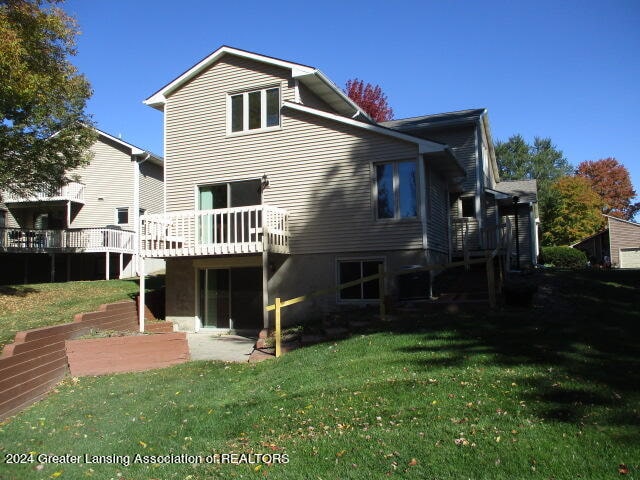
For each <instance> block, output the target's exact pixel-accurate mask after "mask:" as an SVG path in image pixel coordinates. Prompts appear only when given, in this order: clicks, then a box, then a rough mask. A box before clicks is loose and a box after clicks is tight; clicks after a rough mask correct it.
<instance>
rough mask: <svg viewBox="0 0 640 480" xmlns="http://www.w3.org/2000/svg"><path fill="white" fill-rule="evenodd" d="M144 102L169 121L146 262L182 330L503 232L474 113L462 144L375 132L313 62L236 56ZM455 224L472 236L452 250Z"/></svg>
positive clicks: (253, 318)
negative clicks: (162, 282)
mask: <svg viewBox="0 0 640 480" xmlns="http://www.w3.org/2000/svg"><path fill="white" fill-rule="evenodd" d="M145 103H146V104H148V105H150V106H152V107H154V108H156V109H158V110H160V111H162V112H164V125H165V128H164V131H165V187H166V189H165V191H166V203H165V208H166V210H165V213H164V214H163V215H144V216H143V217H142V227H141V241H142V246H141V254H142V255H143V256H144V257H151V258H165V259H166V261H167V276H166V287H167V291H166V295H167V302H166V308H167V319H168V320H172V321H173V322H175V323H176V324H178V326H179V328H181V329H184V330H199V329H200V328H221V329H228V328H233V329H240V330H243V329H250V330H254V331H255V330H259V329H261V328H263V327H267V326H268V321H267V318H268V317H267V314H266V312H265V306H266V305H268V304H269V303H272V302H273V301H274V298H275V297H282V298H290V297H292V296H297V295H303V294H305V293H309V292H311V291H313V290H317V289H323V288H327V287H331V286H336V285H337V284H339V283H343V282H347V281H351V280H355V279H358V278H362V277H364V276H367V275H370V274H372V273H375V272H377V269H378V266H379V265H383V266H384V268H385V269H386V270H387V271H395V270H400V269H402V268H405V267H407V266H409V265H416V264H418V265H425V264H430V263H443V262H447V261H449V260H450V259H451V258H452V257H453V256H457V255H458V254H460V255H461V254H462V252H463V250H464V251H466V252H467V253H468V254H469V255H470V254H471V252H473V254H478V255H485V253H486V250H487V249H493V248H495V247H496V245H497V242H498V239H499V238H500V235H501V234H504V233H505V227H504V225H503V223H501V218H500V215H499V212H498V207H497V204H498V203H499V202H498V200H495V197H500V198H501V199H505V198H506V199H507V200H506V201H507V203H508V202H511V197H509V196H508V195H507V194H503V193H501V192H497V193H494V192H493V191H490V190H489V189H490V188H494V187H495V184H496V181H497V180H496V179H497V166H496V163H495V156H494V154H493V148H492V143H491V139H490V135H489V132H488V120H487V118H486V112H485V111H484V110H481V111H477V112H478V113H477V114H475V113H474V115H475V116H474V119H473V120H472V121H471V122H470V123H469V126H467V125H466V123H465V125H464V128H463V130H464V132H463V133H461V134H460V135H459V136H455V135H451V136H446V135H445V136H443V137H442V138H440V137H438V136H437V135H435V134H433V132H429V133H428V134H427V133H425V135H424V136H422V135H418V134H417V133H416V132H415V131H405V130H404V128H403V125H400V124H399V123H398V122H395V123H394V122H390V123H387V124H383V125H379V124H376V123H375V122H374V121H373V120H371V119H370V118H369V117H368V115H366V114H365V113H364V112H363V111H362V110H361V109H360V108H359V107H358V106H357V105H356V104H354V103H353V102H352V101H351V100H350V99H349V98H348V97H346V95H345V94H344V93H343V92H342V91H341V90H340V89H339V88H338V87H337V86H336V85H334V84H333V83H332V82H331V81H330V80H329V79H328V78H327V77H326V76H325V75H324V74H323V73H322V72H320V71H319V70H317V69H315V68H313V67H309V66H306V65H301V64H297V63H292V62H287V61H284V60H279V59H275V58H272V57H267V56H263V55H258V54H255V53H251V52H247V51H243V50H238V49H234V48H230V47H221V48H220V49H218V50H216V51H215V52H213V53H212V54H211V55H209V56H208V57H206V58H205V59H203V60H202V61H201V62H199V63H198V64H196V65H195V66H193V67H192V68H190V69H189V70H187V71H186V72H185V73H184V74H182V75H181V76H180V77H178V78H176V79H175V80H173V81H172V82H170V83H169V84H167V85H166V86H164V87H163V88H162V89H160V90H159V91H158V92H156V93H154V94H153V95H152V96H151V97H149V98H148V99H147V100H146V101H145ZM474 112H476V111H474ZM463 113H464V112H463ZM447 115H455V114H447ZM389 127H393V128H389ZM443 128H444V126H443ZM455 128H457V127H455ZM461 128H462V127H461ZM469 135H470V136H469ZM452 137H453V138H452ZM450 195H451V196H450ZM503 197H504V198H503ZM467 198H471V199H472V202H471V203H472V209H473V210H472V213H471V214H467V210H465V208H467V209H468V208H469V207H468V206H465V205H467V203H468V202H467ZM452 204H453V205H455V206H456V207H455V208H456V209H458V210H462V211H459V212H458V210H456V212H458V213H453V212H452ZM465 214H466V215H465ZM463 216H464V217H465V218H467V219H468V221H467V223H470V224H473V223H474V222H475V223H476V225H475V227H474V228H475V234H474V235H475V237H474V235H470V236H465V237H464V238H461V239H460V242H461V243H459V244H458V243H456V241H457V240H456V239H455V238H454V237H455V231H456V228H457V225H455V226H454V224H455V221H454V220H455V219H457V218H459V217H463ZM450 224H451V225H450ZM472 237H473V238H474V240H473V242H475V244H474V245H473V246H472V247H470V246H469V245H468V243H471V242H472V240H470V238H472ZM463 247H464V248H463ZM399 288H400V285H397V284H396V283H395V281H394V282H391V284H390V285H389V289H390V292H391V293H392V294H393V295H396V296H401V295H402V292H400V291H399ZM426 291H427V290H426V288H425V294H426ZM378 296H379V295H378V282H377V281H374V282H367V283H365V284H363V285H360V286H356V287H352V288H347V289H344V290H341V291H340V292H339V293H336V294H333V295H326V296H324V297H316V298H314V299H313V300H310V301H308V302H304V303H301V304H298V305H296V306H293V307H290V308H288V309H287V319H289V320H295V319H301V317H302V318H305V317H306V318H307V319H308V318H309V317H313V316H320V315H323V314H324V313H326V312H328V311H331V310H335V309H336V308H341V307H344V306H353V305H362V304H366V303H370V302H372V301H375V300H376V299H377V298H378Z"/></svg>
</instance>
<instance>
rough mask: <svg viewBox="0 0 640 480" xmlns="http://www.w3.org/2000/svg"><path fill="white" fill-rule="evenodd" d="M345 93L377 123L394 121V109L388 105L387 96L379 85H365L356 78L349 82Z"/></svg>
mask: <svg viewBox="0 0 640 480" xmlns="http://www.w3.org/2000/svg"><path fill="white" fill-rule="evenodd" d="M344 91H345V93H346V94H347V96H348V97H349V98H350V99H351V100H353V101H354V102H355V103H356V104H357V105H358V106H359V107H360V108H362V110H364V111H365V112H366V113H367V114H368V115H369V116H370V117H371V118H373V119H374V120H375V121H376V122H385V121H387V120H391V119H393V109H392V108H391V107H390V106H389V104H388V103H387V96H386V95H385V94H384V93H383V92H382V89H381V88H380V86H379V85H372V84H370V83H366V84H365V83H364V81H362V80H358V79H357V78H354V79H353V80H347V85H346V87H345V90H344Z"/></svg>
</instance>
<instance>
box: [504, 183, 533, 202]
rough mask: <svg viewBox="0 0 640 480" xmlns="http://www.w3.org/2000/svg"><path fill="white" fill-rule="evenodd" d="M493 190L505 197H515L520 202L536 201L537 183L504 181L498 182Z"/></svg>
mask: <svg viewBox="0 0 640 480" xmlns="http://www.w3.org/2000/svg"><path fill="white" fill-rule="evenodd" d="M495 189H496V190H498V191H499V192H502V193H506V194H507V195H511V196H514V195H517V196H518V197H520V201H521V202H537V201H538V182H537V181H536V180H505V181H502V182H499V183H498V184H497V185H496V187H495Z"/></svg>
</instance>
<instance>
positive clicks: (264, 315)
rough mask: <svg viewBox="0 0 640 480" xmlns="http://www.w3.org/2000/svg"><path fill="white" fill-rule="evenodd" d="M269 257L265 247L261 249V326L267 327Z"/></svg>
mask: <svg viewBox="0 0 640 480" xmlns="http://www.w3.org/2000/svg"><path fill="white" fill-rule="evenodd" d="M267 305H269V257H268V253H267V250H266V248H265V247H263V249H262V328H264V329H268V328H269V312H268V311H267Z"/></svg>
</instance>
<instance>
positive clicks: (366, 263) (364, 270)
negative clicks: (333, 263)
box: [338, 259, 382, 300]
mask: <svg viewBox="0 0 640 480" xmlns="http://www.w3.org/2000/svg"><path fill="white" fill-rule="evenodd" d="M380 265H382V260H378V259H376V260H338V283H339V284H342V283H347V282H352V281H353V280H358V279H360V278H364V277H368V276H369V275H375V274H377V273H378V267H379V266H380ZM339 298H340V300H376V299H378V298H380V290H379V281H378V279H374V280H369V281H368V282H364V283H360V284H358V285H355V286H353V287H348V288H344V289H342V290H340V294H339Z"/></svg>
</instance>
